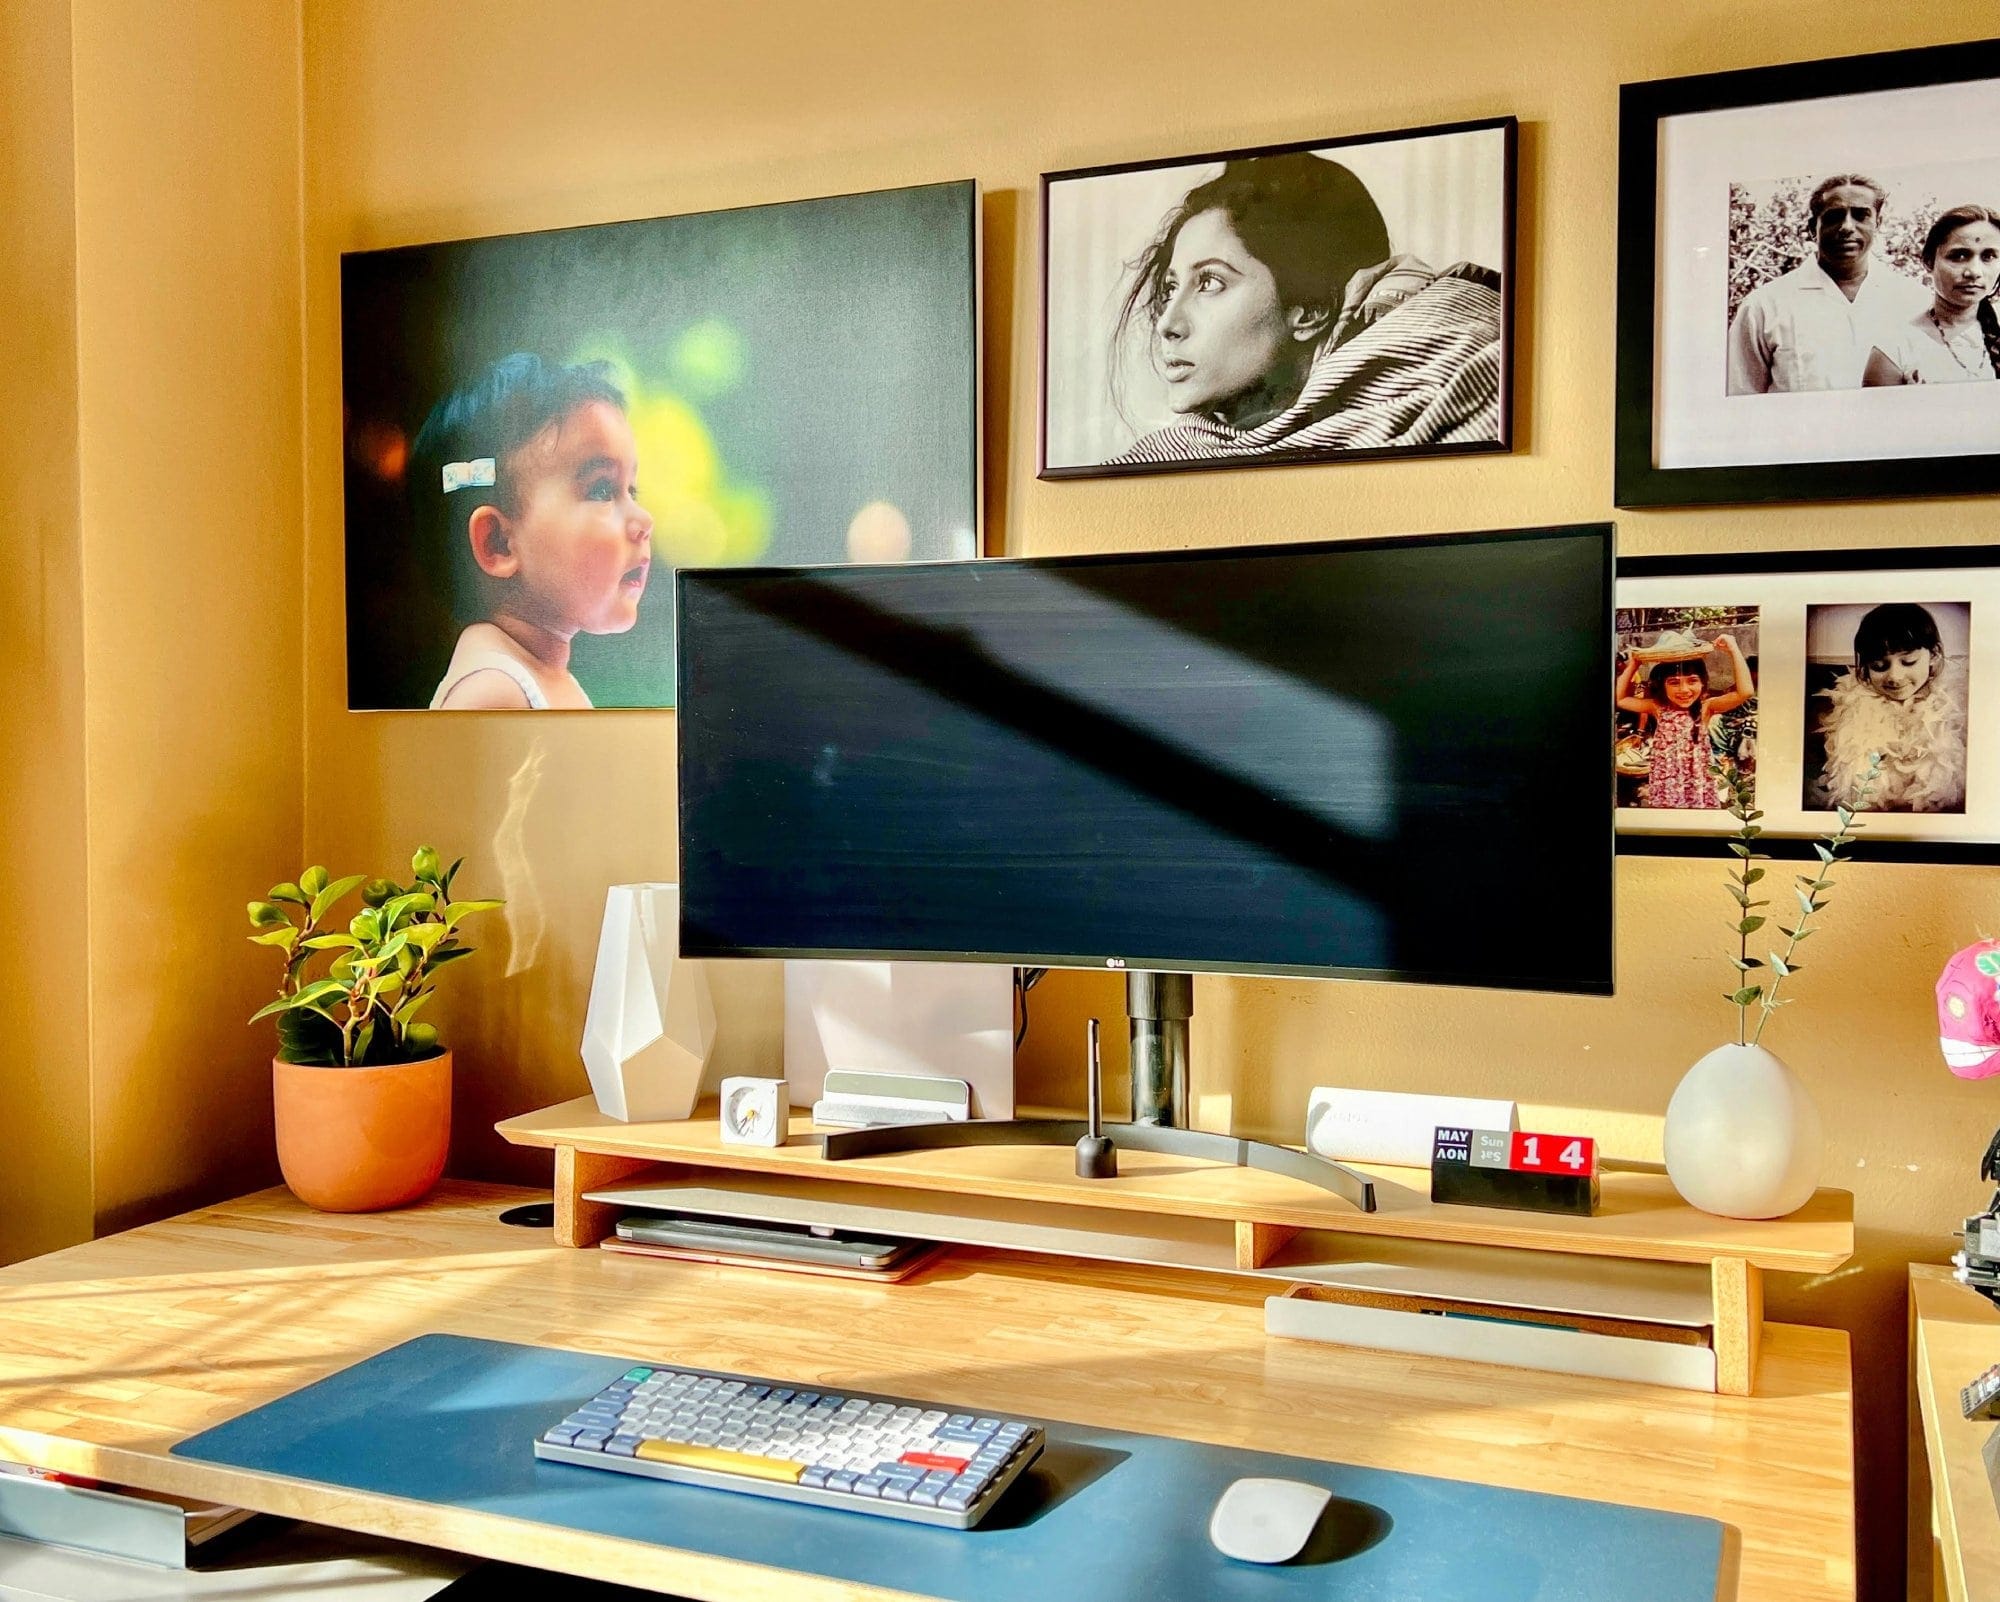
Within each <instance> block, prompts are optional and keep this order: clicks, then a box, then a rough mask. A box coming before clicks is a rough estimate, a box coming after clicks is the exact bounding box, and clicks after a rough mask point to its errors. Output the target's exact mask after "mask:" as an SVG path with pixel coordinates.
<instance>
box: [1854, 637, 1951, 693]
mask: <svg viewBox="0 0 2000 1602" xmlns="http://www.w3.org/2000/svg"><path fill="white" fill-rule="evenodd" d="M1861 671H1862V674H1863V676H1864V677H1865V678H1866V679H1867V681H1868V687H1869V688H1870V689H1871V690H1873V691H1874V692H1875V693H1876V694H1877V695H1879V696H1882V697H1883V698H1884V699H1885V700H1890V701H1898V702H1900V701H1914V700H1915V699H1916V698H1917V696H1918V695H1919V694H1920V693H1921V692H1922V690H1923V688H1924V686H1925V685H1926V684H1928V683H1930V681H1931V675H1932V674H1933V673H1935V672H1936V671H1937V658H1936V656H1935V655H1934V654H1933V653H1932V652H1930V651H1928V650H1926V649H1924V648H1923V647H1922V646H1919V647H1918V648H1917V649H1916V650H1914V651H1891V652H1890V653H1889V654H1888V655H1887V656H1878V657H1876V658H1875V659H1874V660H1873V661H1870V662H1864V663H1863V664H1862V665H1861Z"/></svg>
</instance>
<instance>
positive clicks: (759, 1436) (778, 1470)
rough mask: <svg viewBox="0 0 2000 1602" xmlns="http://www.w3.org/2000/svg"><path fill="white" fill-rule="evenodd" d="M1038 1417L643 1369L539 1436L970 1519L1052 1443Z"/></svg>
mask: <svg viewBox="0 0 2000 1602" xmlns="http://www.w3.org/2000/svg"><path fill="white" fill-rule="evenodd" d="M1042 1445H1043V1434H1042V1430H1041V1427H1040V1426H1039V1425H1037V1424H1031V1423H1029V1422H1028V1421H1027V1420H1025V1419H1013V1418H1001V1417H997V1416H994V1415H983V1416H982V1415H979V1414H975V1413H971V1412H962V1411H957V1410H955V1409H951V1408H945V1407H937V1406H932V1405H930V1404H927V1403H924V1402H918V1401H912V1400H910V1399H908V1398H904V1397H895V1396H876V1395H871V1394H867V1393H863V1392H854V1391H850V1392H845V1393H842V1394H835V1393H832V1392H827V1391H815V1390H810V1389H806V1388H802V1387H797V1386H787V1385H783V1384H780V1383H778V1382H777V1381H775V1380H762V1379H753V1378H751V1377H750V1376H748V1375H744V1374H723V1373H714V1372H710V1371H708V1370H705V1369H686V1368H635V1369H632V1370H630V1371H629V1372H627V1373H626V1374H624V1375H622V1376H620V1377H619V1378H618V1379H615V1380H613V1381H612V1382H611V1383H610V1384H609V1385H607V1386H605V1387H604V1389H603V1390H601V1391H599V1392H598V1393H597V1394H596V1395H595V1396H593V1397H591V1398H590V1400H588V1401H587V1402H584V1403H583V1404H582V1405H581V1406H580V1407H578V1408H577V1409H576V1410H575V1411H574V1412H572V1413H570V1415H569V1416H568V1417H567V1418H565V1419H563V1420H562V1422H561V1423H559V1424H555V1425H552V1426H550V1428H549V1429H547V1430H546V1431H544V1432H543V1434H542V1435H541V1437H540V1438H539V1439H538V1440H537V1441H536V1442H535V1455H536V1456H537V1457H541V1458H548V1459H550V1460H551V1461H553V1462H558V1463H579V1464H582V1465H584V1466H585V1467H588V1468H600V1469H614V1470H616V1471H618V1472H619V1473H622V1474H644V1475H649V1476H651V1477H652V1478H654V1479H661V1480H676V1481H679V1482H681V1483H683V1484H687V1485H704V1486H708V1487H710V1488H711V1489H714V1490H720V1491H745V1492H748V1493H749V1494H750V1495H752V1496H770V1497H777V1498H779V1499H781V1500H783V1501H787V1502H810V1503H812V1504H814V1505H815V1506H818V1507H835V1508H845V1509H847V1510H848V1511H850V1512H854V1513H873V1514H875V1515H877V1516H878V1517H886V1518H893V1519H908V1520H910V1521H912V1522H914V1523H919V1524H936V1525H942V1526H945V1527H946V1528H949V1529H958V1530H965V1529H970V1528H971V1527H972V1526H973V1525H975V1524H977V1523H978V1522H979V1521H980V1520H981V1519H983V1518H984V1517H985V1516H986V1515H987V1513H988V1512H990V1511H991V1510H992V1507H993V1504H994V1503H995V1502H996V1501H997V1500H999V1497H1000V1495H1001V1493H1002V1492H1003V1491H1005V1490H1006V1489H1007V1487H1008V1486H1009V1485H1011V1484H1013V1483H1014V1481H1015V1479H1016V1478H1018V1477H1019V1475H1020V1474H1021V1471H1022V1470H1023V1469H1025V1468H1027V1466H1028V1465H1029V1464H1030V1463H1032V1462H1034V1460H1035V1459H1036V1458H1037V1457H1039V1456H1040V1455H1041V1451H1042Z"/></svg>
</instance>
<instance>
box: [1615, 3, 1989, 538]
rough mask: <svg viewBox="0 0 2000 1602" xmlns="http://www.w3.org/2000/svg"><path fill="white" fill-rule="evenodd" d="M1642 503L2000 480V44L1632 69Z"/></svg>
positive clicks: (1628, 188)
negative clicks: (1646, 72) (1762, 63)
mask: <svg viewBox="0 0 2000 1602" xmlns="http://www.w3.org/2000/svg"><path fill="white" fill-rule="evenodd" d="M1618 203H1619V270H1618V460H1617V468H1618V472H1617V500H1618V504H1619V505H1621V506H1660V505H1684V504H1717V503H1730V502H1754V501H1778V500H1795V501H1806V500H1836V499H1863V498H1870V497H1875V496H1894V495H1947V494H1968V493H1980V492H1985V491H1991V490H1994V489H2000V308H1996V302H1995V299H1994V295H1995V289H1996V286H2000V40H1989V41H1982V42H1977V43H1970V44H1963V45H1946V46H1942V47H1938V48H1933V49H1924V50H1906V51H1897V52H1894V53H1891V54H1885V55H1874V56H1856V57H1852V58H1849V59H1846V60H1839V61H1815V62H1804V63H1800V64H1798V65H1794V66H1784V67H1770V68H1761V69H1757V70H1754V71H1748V72H1728V73H1716V74H1712V75H1709V76H1706V77H1699V78H1679V79H1672V80H1668V81H1664V82H1657V83H1641V84H1627V85H1626V86H1625V87H1624V89H1623V91H1622V102H1621V117H1620V133H1619V196H1618Z"/></svg>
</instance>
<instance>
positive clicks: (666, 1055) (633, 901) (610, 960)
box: [583, 884, 715, 1123]
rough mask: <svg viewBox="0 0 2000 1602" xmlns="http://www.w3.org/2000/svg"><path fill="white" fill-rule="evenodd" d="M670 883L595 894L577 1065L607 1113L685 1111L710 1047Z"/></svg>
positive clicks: (628, 1119)
mask: <svg viewBox="0 0 2000 1602" xmlns="http://www.w3.org/2000/svg"><path fill="white" fill-rule="evenodd" d="M680 918H681V892H680V886H679V885H674V884H614V885H613V886H612V887H611V890H610V892H609V894H607V895H606V896H605V898H604V928H603V931H602V933H600V934H599V936H598V939H597V972H596V974H595V975H594V976H593V977H592V979H591V981H590V1008H589V1011H588V1012H587V1013H586V1014H585V1017H584V1024H583V1065H584V1067H585V1068H586V1069H587V1070H588V1071H589V1073H590V1089H591V1093H592V1094H593V1095H595V1096H596V1097H597V1106H598V1110H599V1111H600V1112H602V1113H603V1114H604V1115H605V1116H606V1117H607V1118H616V1119H619V1120H621V1121H623V1122H625V1123H652V1122H654V1121H656V1120H660V1119H680V1118H687V1117H689V1116H691V1115H692V1114H693V1112H694V1104H695V1102H696V1101H697V1100H698V1099H699V1097H700V1095H701V1081H702V1074H703V1072H704V1070H705V1069H706V1068H707V1067H708V1058H709V1053H710V1052H712V1051H713V1050H714V1049H715V1001H714V998H713V997H712V996H711V995H710V994H709V989H708V970H707V968H706V967H705V966H704V965H703V964H702V963H700V962H684V961H682V960H681V956H680Z"/></svg>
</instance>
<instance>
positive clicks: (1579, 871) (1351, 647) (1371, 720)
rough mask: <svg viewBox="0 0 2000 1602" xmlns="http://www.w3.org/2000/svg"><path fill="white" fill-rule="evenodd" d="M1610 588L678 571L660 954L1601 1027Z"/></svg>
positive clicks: (1324, 577) (1578, 543)
mask: <svg viewBox="0 0 2000 1602" xmlns="http://www.w3.org/2000/svg"><path fill="white" fill-rule="evenodd" d="M1611 560H1612V544H1611V529H1610V527H1609V526H1608V525H1594V526H1589V527H1580V528H1569V529H1555V530H1537V531H1532V532H1527V533H1519V534H1505V535H1468V536H1458V535H1453V536H1439V537H1426V538H1416V539H1403V540H1367V541H1350V542H1341V543H1337V544H1314V545H1288V546H1270V547H1256V548H1236V549H1223V550H1204V551H1192V552H1179V553H1170V554H1151V555H1131V556H1105V557H1061V558H1049V559H1024V560H1006V561H976V562H952V563H934V564H910V565H903V566H888V567H816V568H763V569H757V568H737V569H709V570H700V571H694V570H690V571H683V572H682V573H681V574H679V576H678V591H679V608H680V617H679V629H680V635H679V639H680V686H681V704H680V711H679V732H680V825H681V836H680V849H681V905H682V950H683V951H684V952H685V953H686V954H688V955H690V956H745V957H773V956H788V957H803V956H812V957H854V958H861V957H872V958H883V957H894V958H917V959H961V960H971V961H983V962H993V963H1015V964H1021V965H1035V966H1061V967H1100V968H1101V967H1112V968H1119V967H1123V968H1134V969H1137V968H1153V969H1168V970H1191V971H1218V972H1228V973H1295V974H1314V975H1345V976H1350V977H1372V978H1400V979H1418V980H1429V981H1436V982H1441V983H1448V984H1475V985H1499V986H1507V987H1513V988H1522V989H1546V990H1570V991H1590V992H1608V991H1609V990H1610V988H1611V875H1612V828H1611V821H1612V812H1611V808H1612V788H1611V787H1612V766H1611V744H1612V716H1611V707H1610V690H1611V628H1610V603H1611Z"/></svg>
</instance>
